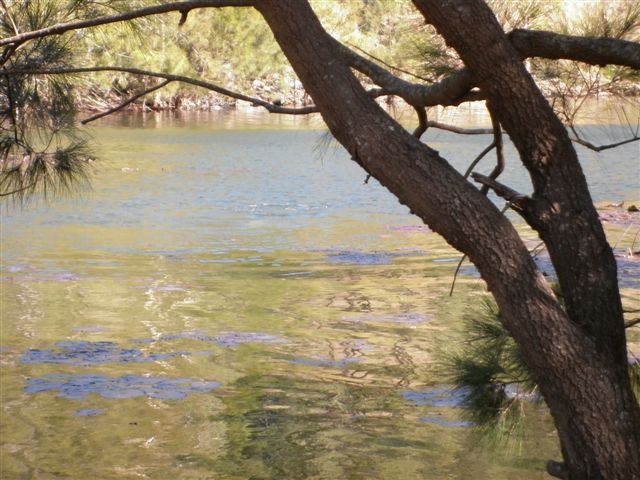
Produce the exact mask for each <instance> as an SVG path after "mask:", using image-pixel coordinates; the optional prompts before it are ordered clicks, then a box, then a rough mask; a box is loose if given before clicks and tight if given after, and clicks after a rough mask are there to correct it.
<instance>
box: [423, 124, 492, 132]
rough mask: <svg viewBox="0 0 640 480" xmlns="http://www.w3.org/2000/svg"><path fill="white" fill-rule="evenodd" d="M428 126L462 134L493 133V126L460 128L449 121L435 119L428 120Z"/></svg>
mask: <svg viewBox="0 0 640 480" xmlns="http://www.w3.org/2000/svg"><path fill="white" fill-rule="evenodd" d="M427 126H429V127H433V128H439V129H440V130H447V131H448V132H453V133H459V134H461V135H490V134H492V133H493V129H492V128H460V127H456V126H455V125H449V124H447V123H440V122H436V121H433V120H429V122H427Z"/></svg>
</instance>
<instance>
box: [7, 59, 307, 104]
mask: <svg viewBox="0 0 640 480" xmlns="http://www.w3.org/2000/svg"><path fill="white" fill-rule="evenodd" d="M93 72H124V73H130V74H132V75H142V76H147V77H156V78H164V79H165V80H169V81H172V82H182V83H187V84H189V85H194V86H196V87H201V88H206V89H207V90H211V91H214V92H217V93H220V94H221V95H225V96H227V97H230V98H235V99H236V100H244V101H245V102H249V103H251V104H253V105H256V106H260V107H263V108H265V109H266V110H267V111H269V112H271V113H284V114H289V115H307V114H309V113H315V112H317V111H318V109H317V107H316V106H314V105H310V106H308V107H301V108H291V107H283V106H281V105H276V104H274V103H271V102H267V101H265V100H262V99H260V98H256V97H250V96H248V95H244V94H242V93H238V92H234V91H232V90H228V89H226V88H224V87H221V86H219V85H216V84H214V83H210V82H206V81H204V80H198V79H195V78H190V77H185V76H183V75H173V74H171V73H161V72H152V71H149V70H141V69H139V68H130V67H113V66H104V67H79V68H50V69H46V68H45V69H33V70H0V75H6V76H11V75H68V74H74V73H93Z"/></svg>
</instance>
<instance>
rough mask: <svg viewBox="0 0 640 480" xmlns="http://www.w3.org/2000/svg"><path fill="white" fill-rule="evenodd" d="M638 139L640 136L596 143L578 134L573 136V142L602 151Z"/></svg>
mask: <svg viewBox="0 0 640 480" xmlns="http://www.w3.org/2000/svg"><path fill="white" fill-rule="evenodd" d="M572 130H573V129H572ZM573 133H574V134H575V133H576V132H575V131H574V132H573ZM638 140H640V137H633V138H628V139H626V140H622V141H621V142H616V143H610V144H608V145H594V144H593V143H591V142H589V141H587V140H583V139H582V138H580V137H579V136H578V135H576V136H575V137H573V138H571V141H572V142H575V143H577V144H579V145H582V146H583V147H587V148H588V149H589V150H594V151H596V152H601V151H603V150H608V149H609V148H616V147H619V146H621V145H626V144H627V143H631V142H637V141H638Z"/></svg>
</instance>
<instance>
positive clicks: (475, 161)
mask: <svg viewBox="0 0 640 480" xmlns="http://www.w3.org/2000/svg"><path fill="white" fill-rule="evenodd" d="M495 146H496V142H495V140H494V141H493V142H491V143H490V144H489V145H487V147H486V148H485V149H484V150H483V151H481V152H480V154H479V155H478V156H477V157H476V158H475V159H474V160H473V162H471V165H469V168H467V171H466V172H465V173H464V178H469V175H471V172H472V171H473V169H474V168H476V165H478V163H479V162H480V160H482V159H483V158H484V156H485V155H486V154H487V153H489V152H490V151H491V150H493V148H494V147H495Z"/></svg>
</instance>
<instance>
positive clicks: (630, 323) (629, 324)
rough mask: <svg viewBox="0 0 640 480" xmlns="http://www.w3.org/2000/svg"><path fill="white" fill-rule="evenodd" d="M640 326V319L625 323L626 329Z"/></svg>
mask: <svg viewBox="0 0 640 480" xmlns="http://www.w3.org/2000/svg"><path fill="white" fill-rule="evenodd" d="M638 324H640V318H634V319H633V320H629V321H628V322H625V324H624V328H631V327H634V326H636V325H638Z"/></svg>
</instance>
